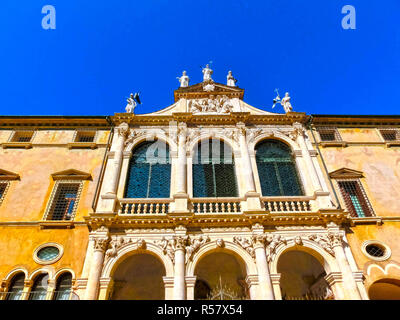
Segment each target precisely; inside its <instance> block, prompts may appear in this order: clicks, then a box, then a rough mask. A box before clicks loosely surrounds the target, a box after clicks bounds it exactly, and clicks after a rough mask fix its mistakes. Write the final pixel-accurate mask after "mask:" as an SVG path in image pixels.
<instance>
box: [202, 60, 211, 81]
mask: <svg viewBox="0 0 400 320" xmlns="http://www.w3.org/2000/svg"><path fill="white" fill-rule="evenodd" d="M212 74H213V71H212V70H211V69H210V66H209V65H208V64H207V65H206V67H205V68H203V82H204V81H209V80H211V81H212V79H211V75H212Z"/></svg>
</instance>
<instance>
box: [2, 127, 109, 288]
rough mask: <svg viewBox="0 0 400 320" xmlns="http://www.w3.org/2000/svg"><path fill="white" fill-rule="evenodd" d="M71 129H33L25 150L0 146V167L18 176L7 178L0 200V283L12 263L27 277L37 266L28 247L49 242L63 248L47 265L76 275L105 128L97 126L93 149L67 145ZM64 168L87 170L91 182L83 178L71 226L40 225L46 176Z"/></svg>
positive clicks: (48, 183) (49, 187) (49, 186)
mask: <svg viewBox="0 0 400 320" xmlns="http://www.w3.org/2000/svg"><path fill="white" fill-rule="evenodd" d="M74 132H75V131H74V130H66V129H58V130H37V131H36V133H35V135H34V137H33V140H32V144H33V147H32V148H31V149H20V148H18V149H12V148H5V149H3V148H0V169H3V170H7V171H11V172H13V173H16V174H18V175H19V176H20V180H15V181H11V184H10V187H9V189H8V191H7V193H6V194H5V197H4V200H3V202H2V203H1V204H0V281H1V280H3V279H5V278H6V276H7V274H8V273H9V272H10V271H12V270H13V269H15V268H17V267H22V268H24V269H26V270H27V271H28V276H30V274H31V273H32V272H33V271H34V270H36V269H39V268H41V267H43V266H42V265H40V264H37V263H36V262H35V261H34V260H33V253H34V250H35V249H36V248H37V247H38V246H39V245H41V244H44V243H48V242H55V243H58V244H60V245H61V246H63V249H64V253H63V256H62V257H61V259H60V260H58V261H57V262H55V263H54V264H52V265H49V267H50V268H51V269H53V271H55V272H57V271H58V270H59V269H61V268H70V269H72V270H73V271H74V272H75V276H76V277H77V278H78V277H79V276H80V274H81V271H82V267H83V262H84V259H85V254H86V249H87V244H88V234H89V231H88V228H87V226H86V224H85V223H84V219H83V217H84V216H87V215H89V213H90V212H92V208H91V206H92V201H93V198H94V194H95V189H96V184H97V181H98V178H99V174H100V171H101V165H102V161H103V157H104V152H105V146H106V144H107V140H108V135H109V131H107V130H99V131H98V133H97V138H96V141H95V142H96V143H97V144H101V146H98V148H96V149H93V150H92V149H68V147H67V144H68V143H70V142H72V141H73V136H74ZM11 133H12V131H11V130H0V143H4V142H7V141H8V138H9V136H10V134H11ZM67 169H76V170H79V171H83V172H85V173H90V174H91V176H92V180H85V181H84V182H83V188H82V193H81V196H80V198H79V202H78V207H77V211H76V214H75V218H74V220H73V221H74V222H78V223H77V224H74V226H73V227H72V228H71V229H66V228H59V229H56V228H45V229H40V226H39V225H38V222H39V221H42V220H43V218H44V214H45V211H46V207H47V204H48V200H49V198H50V195H51V193H52V191H53V187H54V184H55V181H53V179H52V177H51V174H53V173H56V172H59V171H64V170H67Z"/></svg>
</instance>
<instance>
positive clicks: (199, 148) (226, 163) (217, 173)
mask: <svg viewBox="0 0 400 320" xmlns="http://www.w3.org/2000/svg"><path fill="white" fill-rule="evenodd" d="M191 162H192V165H191V167H192V187H193V197H196V198H199V197H200V198H202V197H238V196H239V185H240V183H239V181H238V177H237V174H236V171H237V170H236V166H235V156H234V154H233V150H232V148H231V146H230V145H229V144H226V143H225V142H224V141H223V140H220V139H215V138H210V139H207V140H201V141H200V142H199V143H198V144H197V145H196V148H195V150H194V153H193V159H192V161H191Z"/></svg>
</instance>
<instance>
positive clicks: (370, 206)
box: [335, 178, 376, 219]
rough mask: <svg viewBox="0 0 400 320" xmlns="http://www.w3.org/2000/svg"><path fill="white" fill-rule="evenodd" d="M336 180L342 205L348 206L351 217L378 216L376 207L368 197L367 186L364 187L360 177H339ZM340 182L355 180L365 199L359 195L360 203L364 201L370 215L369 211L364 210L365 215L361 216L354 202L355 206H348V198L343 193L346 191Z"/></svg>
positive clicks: (365, 217)
mask: <svg viewBox="0 0 400 320" xmlns="http://www.w3.org/2000/svg"><path fill="white" fill-rule="evenodd" d="M335 182H336V186H337V188H338V190H339V192H338V193H339V196H340V200H341V203H342V205H344V207H345V208H346V210H347V211H348V213H349V214H350V217H351V218H354V219H368V218H375V217H376V213H375V211H374V209H373V207H372V204H371V202H370V201H369V198H368V195H367V193H366V191H365V188H364V186H363V184H362V182H361V180H360V179H359V178H337V179H335ZM340 182H354V183H356V184H357V185H358V186H359V188H360V191H361V194H362V197H363V199H359V198H358V197H357V200H358V201H359V202H360V205H361V202H362V201H364V205H365V206H366V207H367V208H368V210H369V215H367V213H366V212H364V215H365V216H364V217H360V216H359V215H358V213H357V210H356V209H355V207H354V204H352V205H353V208H349V207H348V205H347V202H346V199H345V198H344V195H343V192H344V191H343V190H342V187H341V186H340ZM363 211H364V209H363ZM354 214H355V215H354Z"/></svg>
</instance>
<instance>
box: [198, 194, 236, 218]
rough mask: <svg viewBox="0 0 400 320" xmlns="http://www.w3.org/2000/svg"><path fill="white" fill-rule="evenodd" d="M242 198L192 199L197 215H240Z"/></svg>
mask: <svg viewBox="0 0 400 320" xmlns="http://www.w3.org/2000/svg"><path fill="white" fill-rule="evenodd" d="M240 201H241V199H240V198H196V199H192V205H193V212H194V213H195V214H215V213H218V214H232V213H240V212H241V206H240Z"/></svg>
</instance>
